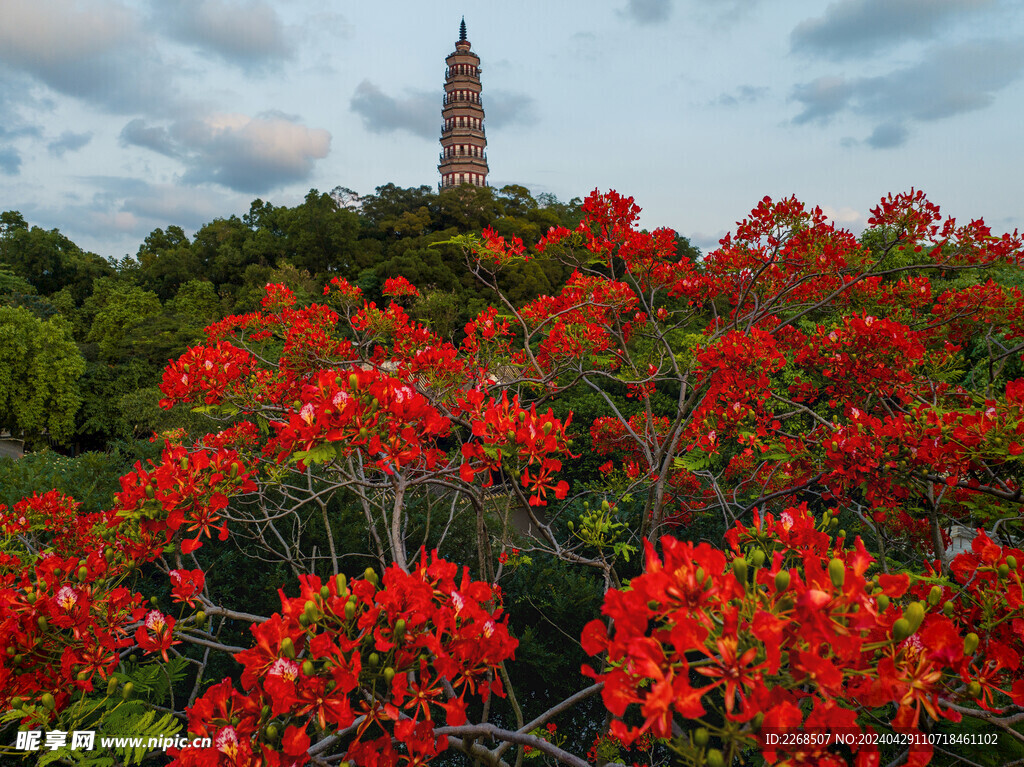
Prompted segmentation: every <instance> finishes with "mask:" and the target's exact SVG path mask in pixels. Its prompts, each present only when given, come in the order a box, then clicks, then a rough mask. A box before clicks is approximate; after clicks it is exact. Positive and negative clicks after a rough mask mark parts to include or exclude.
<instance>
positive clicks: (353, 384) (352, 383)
mask: <svg viewBox="0 0 1024 767" xmlns="http://www.w3.org/2000/svg"><path fill="white" fill-rule="evenodd" d="M348 388H350V389H358V388H359V376H357V375H356V374H355V373H352V374H351V375H350V376H349V377H348Z"/></svg>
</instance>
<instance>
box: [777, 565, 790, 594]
mask: <svg viewBox="0 0 1024 767" xmlns="http://www.w3.org/2000/svg"><path fill="white" fill-rule="evenodd" d="M789 579H790V576H789V570H779V571H778V572H777V573H775V590H776V591H778V592H779V593H782V592H783V591H785V590H786V589H788V588H789Z"/></svg>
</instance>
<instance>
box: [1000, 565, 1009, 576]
mask: <svg viewBox="0 0 1024 767" xmlns="http://www.w3.org/2000/svg"><path fill="white" fill-rule="evenodd" d="M1009 574H1010V566H1009V565H1008V564H1006V563H1005V562H1004V563H1003V564H1001V565H999V577H1000V578H1005V577H1006V576H1007V575H1009Z"/></svg>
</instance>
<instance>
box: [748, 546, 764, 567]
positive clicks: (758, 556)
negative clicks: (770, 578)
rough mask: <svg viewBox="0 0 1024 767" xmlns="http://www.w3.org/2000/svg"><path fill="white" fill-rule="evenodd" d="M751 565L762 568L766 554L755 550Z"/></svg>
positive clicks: (751, 557)
mask: <svg viewBox="0 0 1024 767" xmlns="http://www.w3.org/2000/svg"><path fill="white" fill-rule="evenodd" d="M750 563H751V564H752V565H753V566H754V567H760V566H761V565H763V564H764V552H763V551H762V550H761V549H755V550H754V553H753V554H751V555H750Z"/></svg>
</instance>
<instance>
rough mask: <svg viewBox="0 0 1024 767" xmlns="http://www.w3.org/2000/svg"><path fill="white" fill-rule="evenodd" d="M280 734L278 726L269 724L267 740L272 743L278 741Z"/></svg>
mask: <svg viewBox="0 0 1024 767" xmlns="http://www.w3.org/2000/svg"><path fill="white" fill-rule="evenodd" d="M279 734H280V733H279V732H278V729H277V725H276V724H268V725H267V740H270V741H274V740H277V736H278V735H279Z"/></svg>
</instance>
